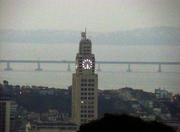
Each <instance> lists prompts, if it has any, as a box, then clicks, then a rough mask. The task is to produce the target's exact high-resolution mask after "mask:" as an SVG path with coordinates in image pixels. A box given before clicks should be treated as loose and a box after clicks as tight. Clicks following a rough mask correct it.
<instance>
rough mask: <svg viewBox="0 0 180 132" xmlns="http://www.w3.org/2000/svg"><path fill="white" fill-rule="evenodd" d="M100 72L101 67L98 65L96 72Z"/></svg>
mask: <svg viewBox="0 0 180 132" xmlns="http://www.w3.org/2000/svg"><path fill="white" fill-rule="evenodd" d="M101 71H102V70H101V66H100V64H98V68H97V72H101Z"/></svg>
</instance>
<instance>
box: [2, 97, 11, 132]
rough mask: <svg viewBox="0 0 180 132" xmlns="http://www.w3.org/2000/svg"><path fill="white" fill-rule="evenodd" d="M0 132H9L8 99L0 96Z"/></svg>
mask: <svg viewBox="0 0 180 132" xmlns="http://www.w3.org/2000/svg"><path fill="white" fill-rule="evenodd" d="M0 132H10V97H9V96H6V95H3V94H0Z"/></svg>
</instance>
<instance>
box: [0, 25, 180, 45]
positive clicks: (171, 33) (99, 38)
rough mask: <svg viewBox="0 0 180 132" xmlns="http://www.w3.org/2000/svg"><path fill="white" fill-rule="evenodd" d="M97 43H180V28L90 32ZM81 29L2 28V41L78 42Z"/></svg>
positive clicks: (0, 37) (0, 35)
mask: <svg viewBox="0 0 180 132" xmlns="http://www.w3.org/2000/svg"><path fill="white" fill-rule="evenodd" d="M89 34H90V35H89ZM88 35H89V37H90V39H91V40H92V41H93V43H96V44H118V45H180V28H175V27H154V28H144V29H136V30H128V31H117V32H108V33H93V32H90V33H88ZM79 39H80V31H79V32H78V31H59V30H24V31H22V30H0V42H16V43H77V42H78V41H79Z"/></svg>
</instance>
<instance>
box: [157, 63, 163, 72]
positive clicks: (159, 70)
mask: <svg viewBox="0 0 180 132" xmlns="http://www.w3.org/2000/svg"><path fill="white" fill-rule="evenodd" d="M158 72H162V70H161V64H159V69H158Z"/></svg>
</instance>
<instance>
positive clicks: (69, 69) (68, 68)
mask: <svg viewBox="0 0 180 132" xmlns="http://www.w3.org/2000/svg"><path fill="white" fill-rule="evenodd" d="M67 71H68V72H70V71H71V65H70V64H69V63H68V67H67Z"/></svg>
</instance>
